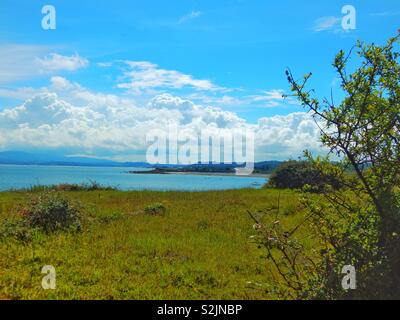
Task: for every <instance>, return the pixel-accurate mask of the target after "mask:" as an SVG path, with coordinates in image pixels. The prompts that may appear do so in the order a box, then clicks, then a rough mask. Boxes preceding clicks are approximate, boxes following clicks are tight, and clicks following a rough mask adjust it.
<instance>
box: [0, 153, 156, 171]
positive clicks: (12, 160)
mask: <svg viewBox="0 0 400 320" xmlns="http://www.w3.org/2000/svg"><path fill="white" fill-rule="evenodd" d="M0 164H19V165H43V166H45V165H46V166H94V167H144V168H147V167H149V168H152V167H153V166H152V165H149V164H148V163H146V162H117V161H112V160H106V159H97V158H89V157H66V156H54V155H43V154H32V153H28V152H21V151H5V152H0Z"/></svg>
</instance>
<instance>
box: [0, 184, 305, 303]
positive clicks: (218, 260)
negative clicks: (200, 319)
mask: <svg viewBox="0 0 400 320" xmlns="http://www.w3.org/2000/svg"><path fill="white" fill-rule="evenodd" d="M280 193H281V194H280V200H281V209H282V212H283V213H284V219H283V221H282V223H285V224H295V223H296V221H298V220H299V219H300V218H301V213H299V212H298V211H299V210H298V202H297V195H296V194H295V193H294V192H291V191H281V192H280ZM63 194H64V195H65V196H66V197H68V198H70V199H71V200H73V201H79V202H80V203H81V205H82V214H83V217H84V227H83V230H82V231H81V232H78V233H74V232H57V233H55V234H50V235H47V234H43V233H36V234H35V237H34V238H33V239H32V240H30V241H26V242H22V241H19V240H16V239H15V238H13V237H5V238H4V237H3V239H2V240H0V298H1V299H272V298H276V297H275V296H274V294H273V292H271V291H270V290H269V287H270V286H269V285H270V283H271V281H273V279H274V277H275V276H276V275H274V274H273V273H271V272H270V271H269V268H268V266H267V262H266V259H265V258H264V257H263V254H264V252H263V251H262V250H260V249H258V248H257V245H256V244H255V243H253V242H252V240H251V236H252V235H254V233H255V231H254V230H253V222H252V220H251V219H250V218H249V216H248V214H247V210H251V211H253V212H255V211H258V210H264V209H266V208H269V207H271V206H275V205H276V203H277V199H278V191H276V190H268V189H263V190H235V191H220V192H215V191H213V192H197V193H196V192H165V193H164V192H150V191H140V192H121V191H112V190H109V191H74V192H72V191H70V192H63ZM28 196H29V194H28V192H5V193H0V223H4V221H5V219H6V218H12V217H13V216H15V215H17V212H18V210H19V208H20V207H21V206H22V205H24V203H26V201H27V199H28ZM158 202H160V203H162V204H164V206H165V207H166V208H167V213H166V214H165V215H164V216H149V215H146V214H144V213H143V209H144V208H145V207H146V206H148V205H151V204H154V203H158ZM270 218H271V219H272V218H273V217H270ZM44 265H53V266H54V267H55V268H56V273H57V288H56V290H44V289H42V287H41V280H42V277H43V276H44V275H43V274H41V268H42V267H43V266H44Z"/></svg>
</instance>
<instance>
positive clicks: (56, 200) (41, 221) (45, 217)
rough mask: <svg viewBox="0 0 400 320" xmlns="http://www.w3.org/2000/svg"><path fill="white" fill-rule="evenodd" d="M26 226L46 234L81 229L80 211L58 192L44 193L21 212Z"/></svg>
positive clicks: (32, 200)
mask: <svg viewBox="0 0 400 320" xmlns="http://www.w3.org/2000/svg"><path fill="white" fill-rule="evenodd" d="M20 214H21V215H22V217H23V220H24V221H25V223H26V225H27V226H28V227H31V228H37V229H41V230H43V231H45V232H48V233H50V232H54V231H57V230H67V229H74V230H80V229H81V218H80V213H79V209H78V208H77V207H76V206H75V205H73V204H71V203H70V201H68V200H67V199H65V198H63V197H61V196H60V194H58V193H56V192H46V193H42V194H40V195H39V196H37V197H34V198H32V199H31V201H30V204H29V206H27V207H25V208H23V209H22V210H20Z"/></svg>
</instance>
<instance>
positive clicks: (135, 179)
mask: <svg viewBox="0 0 400 320" xmlns="http://www.w3.org/2000/svg"><path fill="white" fill-rule="evenodd" d="M146 170H149V169H147V168H136V167H135V168H129V167H86V166H84V167H83V166H82V167H80V166H36V165H0V191H6V190H15V189H26V188H30V187H33V186H39V185H55V184H60V183H75V184H81V183H91V182H96V183H99V184H101V185H103V186H109V187H114V188H117V189H119V190H124V191H127V190H156V191H207V190H230V189H243V188H256V189H258V188H262V186H263V185H264V184H265V183H266V182H267V179H266V178H263V177H251V176H249V177H238V176H217V175H212V176H211V175H210V176H206V175H192V174H132V173H128V171H146Z"/></svg>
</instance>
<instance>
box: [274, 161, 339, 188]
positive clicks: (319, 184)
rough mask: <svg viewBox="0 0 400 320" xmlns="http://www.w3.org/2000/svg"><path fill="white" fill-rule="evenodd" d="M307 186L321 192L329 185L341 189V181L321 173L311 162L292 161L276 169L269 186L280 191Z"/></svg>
mask: <svg viewBox="0 0 400 320" xmlns="http://www.w3.org/2000/svg"><path fill="white" fill-rule="evenodd" d="M306 185H309V186H310V188H311V190H312V191H316V192H320V191H322V190H324V189H326V187H327V186H328V185H329V186H331V187H332V188H334V189H339V187H340V181H338V180H337V179H336V178H335V177H334V176H332V175H327V174H324V173H323V172H321V171H319V170H318V169H317V168H316V167H315V166H314V165H313V164H312V163H311V162H310V161H294V160H291V161H287V162H284V163H283V164H281V165H280V166H279V167H278V168H276V169H275V170H274V172H273V173H272V175H271V177H270V178H269V181H268V184H267V186H270V187H274V188H279V189H301V188H303V187H304V186H306ZM311 190H310V191H311Z"/></svg>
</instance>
